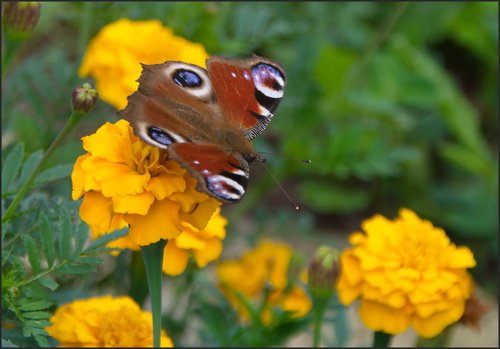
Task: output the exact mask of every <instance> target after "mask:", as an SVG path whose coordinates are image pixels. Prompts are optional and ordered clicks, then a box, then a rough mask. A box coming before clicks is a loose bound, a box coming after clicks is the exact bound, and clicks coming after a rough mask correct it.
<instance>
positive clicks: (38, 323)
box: [26, 320, 52, 329]
mask: <svg viewBox="0 0 500 349" xmlns="http://www.w3.org/2000/svg"><path fill="white" fill-rule="evenodd" d="M26 324H27V325H29V326H30V327H33V328H41V329H43V328H45V327H47V326H50V325H52V323H51V322H50V321H46V320H28V321H26Z"/></svg>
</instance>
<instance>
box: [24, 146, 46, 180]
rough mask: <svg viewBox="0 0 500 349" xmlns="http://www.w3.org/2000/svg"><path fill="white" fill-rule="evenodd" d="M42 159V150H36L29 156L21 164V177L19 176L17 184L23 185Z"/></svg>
mask: <svg viewBox="0 0 500 349" xmlns="http://www.w3.org/2000/svg"><path fill="white" fill-rule="evenodd" d="M42 157H43V150H37V151H36V152H34V153H32V154H30V156H29V157H28V159H26V161H25V162H24V164H23V168H22V169H21V175H20V176H19V183H21V184H22V183H24V182H25V181H26V179H28V176H29V175H30V174H31V172H33V170H34V168H35V167H36V165H38V163H39V162H40V160H42Z"/></svg>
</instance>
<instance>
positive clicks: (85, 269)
mask: <svg viewBox="0 0 500 349" xmlns="http://www.w3.org/2000/svg"><path fill="white" fill-rule="evenodd" d="M95 270H96V267H95V266H94V265H92V264H65V265H63V266H62V267H60V268H59V269H57V272H58V273H61V274H87V273H93V272H95Z"/></svg>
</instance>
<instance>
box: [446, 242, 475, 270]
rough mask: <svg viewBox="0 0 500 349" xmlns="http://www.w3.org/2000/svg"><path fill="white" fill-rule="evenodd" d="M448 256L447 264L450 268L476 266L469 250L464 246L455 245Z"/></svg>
mask: <svg viewBox="0 0 500 349" xmlns="http://www.w3.org/2000/svg"><path fill="white" fill-rule="evenodd" d="M448 258H449V259H448V263H449V264H448V265H449V267H450V268H472V267H475V266H476V260H475V259H474V255H473V254H472V252H471V250H470V249H469V248H468V247H465V246H460V247H457V248H456V250H455V251H453V253H451V254H450V255H449V256H448Z"/></svg>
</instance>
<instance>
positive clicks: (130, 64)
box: [79, 19, 208, 109]
mask: <svg viewBox="0 0 500 349" xmlns="http://www.w3.org/2000/svg"><path fill="white" fill-rule="evenodd" d="M207 58H208V54H207V52H206V51H205V48H204V47H203V45H201V44H198V43H192V42H190V41H188V40H186V39H184V38H182V37H179V36H176V35H174V33H173V31H172V30H171V29H170V28H167V27H164V26H163V25H162V23H161V22H160V21H158V20H148V21H131V20H129V19H120V20H118V21H116V22H113V23H110V24H108V25H106V26H104V27H103V28H102V29H101V30H100V32H99V33H98V34H97V35H96V36H95V37H94V38H93V39H92V41H91V42H90V44H89V46H88V48H87V51H86V53H85V56H84V57H83V60H82V63H81V66H80V69H79V75H80V76H81V77H87V76H90V77H92V78H94V79H95V83H96V89H97V92H98V93H99V96H100V98H101V99H102V100H103V101H105V102H107V103H109V104H111V105H113V106H114V107H116V108H117V109H123V108H124V107H125V106H126V105H127V97H128V96H129V95H131V94H132V93H133V92H134V91H135V90H136V89H137V87H138V83H137V82H136V80H137V79H138V78H139V76H140V74H141V69H142V68H141V64H140V63H144V64H157V63H163V62H164V61H167V60H172V61H183V62H187V63H193V64H197V65H199V66H202V67H204V66H205V60H206V59H207Z"/></svg>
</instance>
